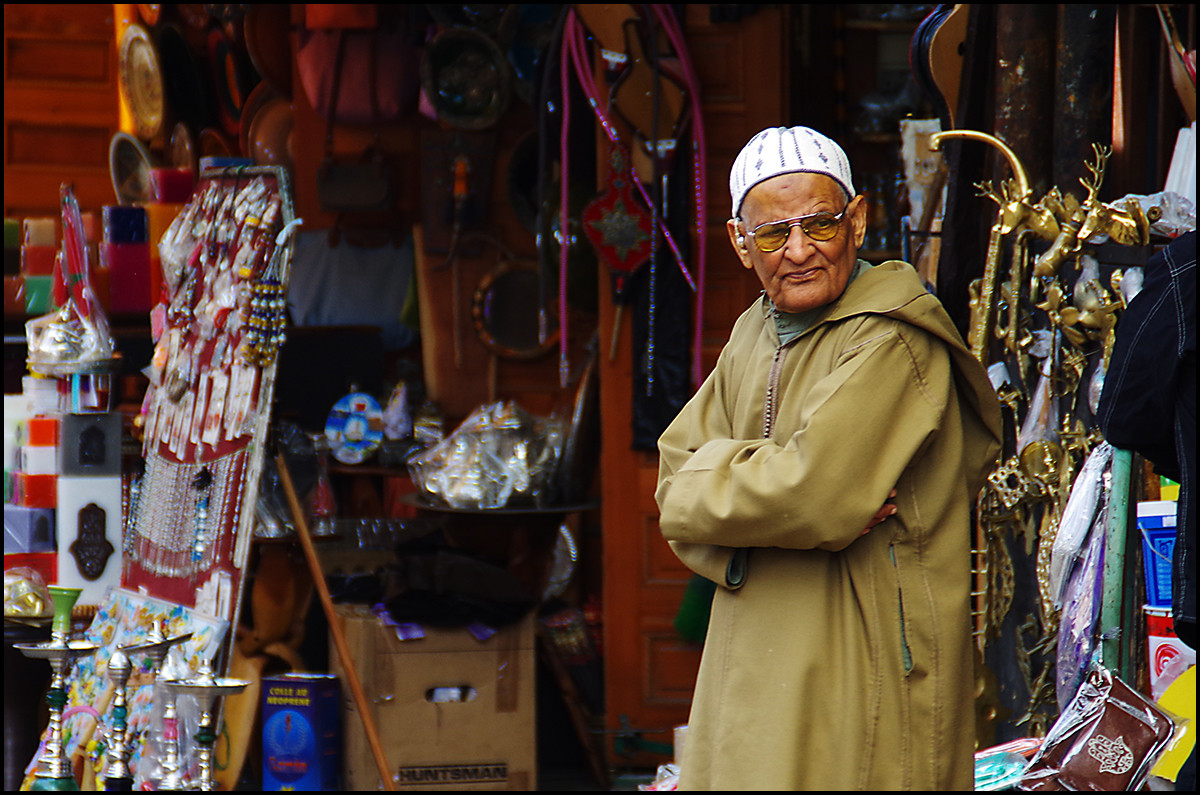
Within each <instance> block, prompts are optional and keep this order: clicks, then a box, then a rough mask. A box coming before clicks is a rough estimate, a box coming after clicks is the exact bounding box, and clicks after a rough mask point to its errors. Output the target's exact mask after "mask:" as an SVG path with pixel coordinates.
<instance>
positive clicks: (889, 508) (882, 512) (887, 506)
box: [859, 489, 900, 538]
mask: <svg viewBox="0 0 1200 795" xmlns="http://www.w3.org/2000/svg"><path fill="white" fill-rule="evenodd" d="M895 496H896V490H895V489H892V491H891V493H890V494H888V496H887V498H888V499H889V500H890V499H892V498H893V497H895ZM898 510H900V509H899V508H897V507H896V506H895V505H894V504H892V503H890V502H884V504H883V506H882V507H881V508H880V509H879V510H878V511H876V512H875V515H874V516H872V517H871V521H869V522H867V529H866V530H863V531H862V533H861V534H860V535H859V537H860V538H861V537H862V536H865V535H866V534H867V533H869V532H871V528H872V527H874V526H875V525H877V524H879V523H880V522H882V521H883V520H884V519H886V518H888V517H889V516H895V515H896V511H898Z"/></svg>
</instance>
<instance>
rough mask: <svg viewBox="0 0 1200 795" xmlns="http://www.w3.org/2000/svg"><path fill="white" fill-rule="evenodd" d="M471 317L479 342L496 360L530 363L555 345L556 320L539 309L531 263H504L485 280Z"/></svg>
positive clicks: (477, 292) (539, 291)
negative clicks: (529, 360) (507, 359)
mask: <svg viewBox="0 0 1200 795" xmlns="http://www.w3.org/2000/svg"><path fill="white" fill-rule="evenodd" d="M471 316H472V317H473V318H474V321H475V331H476V333H477V334H478V335H479V339H480V341H481V342H483V344H484V345H485V346H486V347H487V348H488V349H489V350H491V351H492V352H493V353H495V354H496V355H497V356H504V357H507V358H511V359H532V358H534V357H536V356H540V355H542V354H543V353H545V352H546V351H549V350H550V349H551V348H553V347H554V344H555V343H556V342H557V341H558V319H557V317H556V316H555V314H554V312H553V311H552V309H551V308H550V307H548V306H542V285H541V276H540V275H539V273H538V269H537V266H536V265H535V264H533V263H526V262H505V263H502V264H501V265H500V266H499V267H498V268H496V270H494V271H493V272H491V273H489V274H488V275H487V276H485V277H484V278H483V280H482V281H480V283H479V287H478V288H476V290H475V296H474V299H473V300H472V302H471ZM543 323H545V325H546V330H545V332H544V333H543V331H542V329H541V326H542V324H543Z"/></svg>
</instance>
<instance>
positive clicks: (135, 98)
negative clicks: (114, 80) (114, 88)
mask: <svg viewBox="0 0 1200 795" xmlns="http://www.w3.org/2000/svg"><path fill="white" fill-rule="evenodd" d="M118 62H119V63H118V68H119V73H120V80H121V89H122V90H123V91H124V92H125V100H126V101H127V102H128V103H129V111H130V113H131V114H132V115H133V123H134V127H135V132H136V134H137V137H138V138H140V139H142V140H143V141H149V140H150V139H152V138H154V136H156V135H158V133H159V132H160V131H161V130H162V125H163V115H164V106H165V104H166V100H165V99H164V92H163V76H162V65H161V63H160V61H159V58H158V50H157V49H156V48H155V46H154V42H153V41H152V40H151V38H150V34H149V32H147V30H146V29H145V28H144V27H142V26H141V25H139V24H137V23H134V24H132V25H130V26H129V27H128V28H126V29H125V34H124V35H123V36H122V37H121V47H120V55H119V59H118Z"/></svg>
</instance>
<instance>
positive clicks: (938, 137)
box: [929, 130, 1030, 200]
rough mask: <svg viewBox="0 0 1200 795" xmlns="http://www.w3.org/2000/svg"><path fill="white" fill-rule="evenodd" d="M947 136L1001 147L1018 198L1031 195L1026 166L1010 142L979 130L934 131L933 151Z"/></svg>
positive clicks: (940, 146)
mask: <svg viewBox="0 0 1200 795" xmlns="http://www.w3.org/2000/svg"><path fill="white" fill-rule="evenodd" d="M947 138H969V139H971V140H973V141H983V142H984V143H988V144H991V145H992V146H994V147H996V148H997V149H999V150H1000V151H1001V152H1002V153H1003V154H1004V157H1005V159H1006V160H1008V165H1009V168H1011V169H1012V172H1013V178H1014V179H1015V180H1016V187H1017V196H1016V198H1017V199H1018V200H1020V199H1025V198H1028V197H1029V193H1030V190H1029V179H1028V177H1026V176H1025V167H1024V166H1023V165H1021V161H1020V160H1019V159H1018V158H1017V153H1016V152H1014V151H1013V150H1012V149H1011V148H1009V146H1008V144H1006V143H1004V141H1001V140H1000V139H999V138H997V137H996V136H994V135H989V134H988V133H985V132H979V131H978V130H946V131H945V132H940V133H934V135H933V136H932V137H931V138H930V139H929V148H930V150H931V151H934V152H937V151H940V150H941V148H942V141H944V140H946V139H947Z"/></svg>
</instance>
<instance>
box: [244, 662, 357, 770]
mask: <svg viewBox="0 0 1200 795" xmlns="http://www.w3.org/2000/svg"><path fill="white" fill-rule="evenodd" d="M341 707H342V704H341V698H339V687H338V679H337V677H336V676H331V675H328V674H303V673H292V674H284V675H283V676H268V677H266V678H264V679H263V684H262V727H263V728H262V757H263V766H262V786H263V790H264V791H267V792H282V791H293V792H294V791H309V792H312V791H321V792H340V791H341V789H342V788H341V786H340V782H339V778H340V774H341V763H342V734H341V726H340V723H341Z"/></svg>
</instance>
